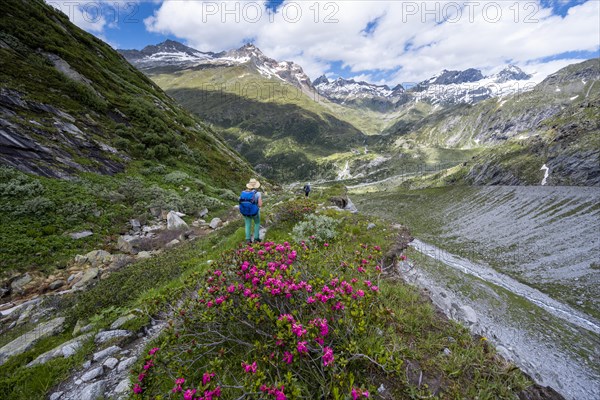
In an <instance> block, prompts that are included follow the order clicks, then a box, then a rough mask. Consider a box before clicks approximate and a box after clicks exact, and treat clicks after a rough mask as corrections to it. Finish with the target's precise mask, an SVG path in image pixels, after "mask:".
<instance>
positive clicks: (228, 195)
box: [217, 189, 238, 202]
mask: <svg viewBox="0 0 600 400" xmlns="http://www.w3.org/2000/svg"><path fill="white" fill-rule="evenodd" d="M217 193H218V194H219V197H220V198H222V199H223V200H227V201H233V202H237V201H238V195H237V194H235V193H233V191H232V190H229V189H219V190H217Z"/></svg>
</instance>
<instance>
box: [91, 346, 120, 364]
mask: <svg viewBox="0 0 600 400" xmlns="http://www.w3.org/2000/svg"><path fill="white" fill-rule="evenodd" d="M119 351H121V348H120V347H119V346H110V347H107V348H106V349H104V350H100V351H99V352H97V353H94V355H93V356H92V359H93V360H94V361H101V360H104V359H105V358H107V357H109V356H112V355H113V354H116V353H118V352H119Z"/></svg>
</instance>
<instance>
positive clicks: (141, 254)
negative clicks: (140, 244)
mask: <svg viewBox="0 0 600 400" xmlns="http://www.w3.org/2000/svg"><path fill="white" fill-rule="evenodd" d="M150 257H152V253H150V252H149V251H140V252H139V253H137V256H136V258H137V259H138V260H141V259H144V258H150Z"/></svg>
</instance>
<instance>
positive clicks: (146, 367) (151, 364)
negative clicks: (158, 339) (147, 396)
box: [133, 347, 160, 394]
mask: <svg viewBox="0 0 600 400" xmlns="http://www.w3.org/2000/svg"><path fill="white" fill-rule="evenodd" d="M158 350H160V349H159V348H158V347H153V348H152V349H150V351H148V355H149V356H153V355H154V354H156V352H157V351H158ZM152 367H154V359H152V358H150V359H148V360H146V363H145V364H144V366H143V367H142V368H143V369H144V371H145V372H142V373H140V374H139V375H138V382H139V383H136V384H135V385H133V393H135V394H141V393H143V392H144V388H143V387H142V383H143V382H144V378H146V375H147V373H148V372H149V371H150V369H151V368H152Z"/></svg>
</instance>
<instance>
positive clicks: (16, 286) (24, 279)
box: [10, 273, 33, 292]
mask: <svg viewBox="0 0 600 400" xmlns="http://www.w3.org/2000/svg"><path fill="white" fill-rule="evenodd" d="M32 280H33V278H32V277H31V275H29V273H26V274H24V275H22V276H20V277H19V278H17V279H15V280H14V281H12V282H11V284H10V288H11V289H12V291H13V292H19V291H21V289H23V286H25V285H27V284H28V283H29V282H31V281H32Z"/></svg>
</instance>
